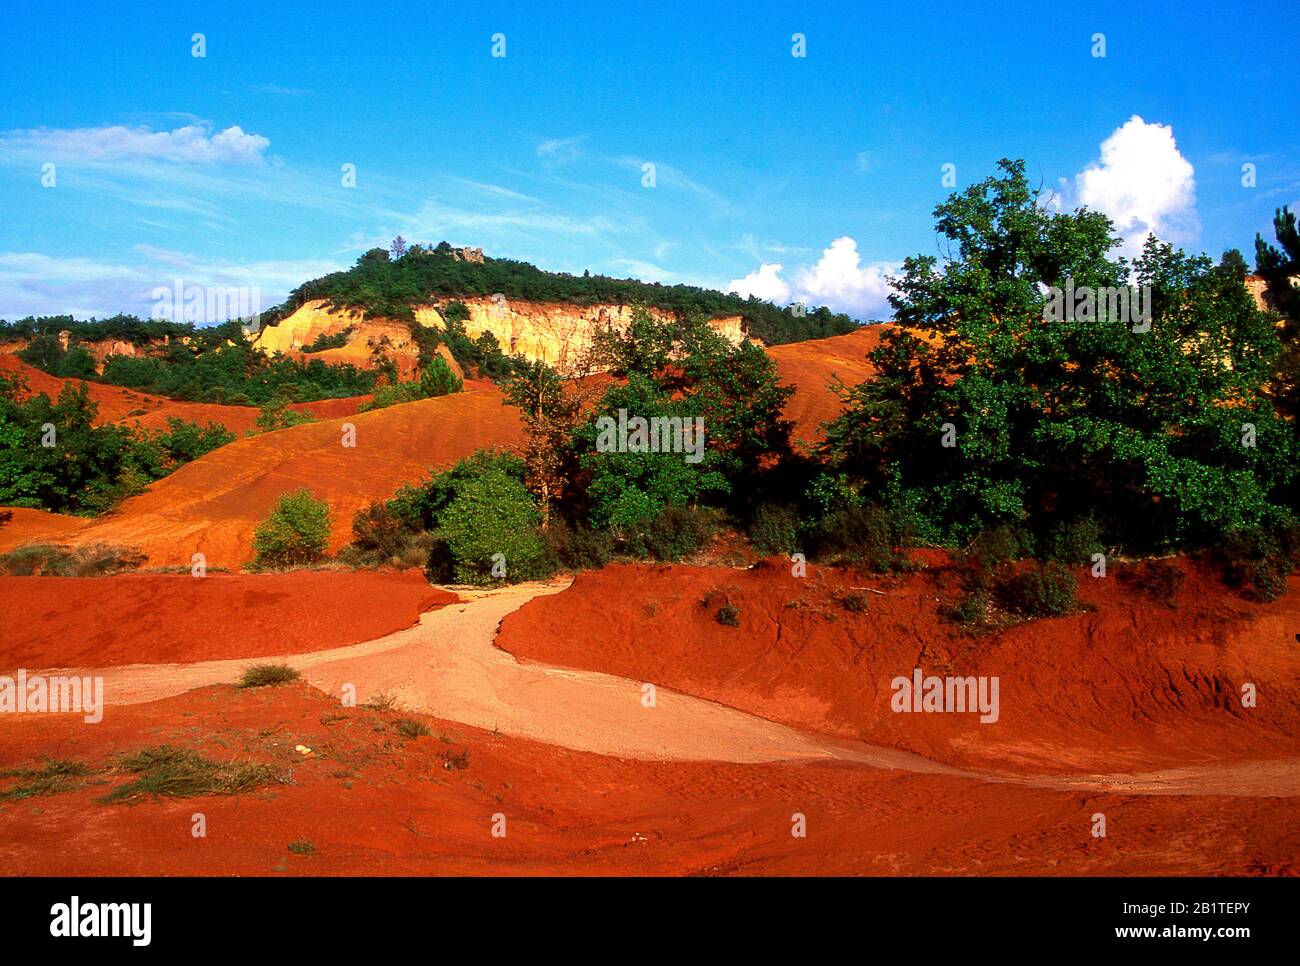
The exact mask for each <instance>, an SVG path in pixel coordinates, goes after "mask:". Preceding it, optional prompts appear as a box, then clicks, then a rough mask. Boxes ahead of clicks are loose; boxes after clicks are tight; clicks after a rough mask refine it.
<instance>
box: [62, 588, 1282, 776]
mask: <svg viewBox="0 0 1300 966" xmlns="http://www.w3.org/2000/svg"><path fill="white" fill-rule="evenodd" d="M564 589H565V585H562V584H544V583H531V584H519V585H515V586H513V587H507V588H503V589H500V590H491V591H469V592H465V591H461V595H462V598H463V601H462V602H461V603H458V604H451V605H449V606H447V607H444V608H441V609H440V610H436V611H431V612H428V613H425V614H423V615H422V616H421V618H420V623H419V624H418V625H417V626H415V627H412V628H409V629H407V630H403V631H398V632H396V633H394V634H389V635H387V636H386V637H381V638H378V639H376V640H373V641H367V642H365V643H362V644H354V645H350V646H347V647H339V648H334V649H331V650H326V651H317V652H313V653H309V654H295V655H285V656H283V657H275V658H258V659H255V660H254V659H242V660H228V661H206V662H201V663H197V664H135V665H127V666H122V667H115V668H107V669H103V670H101V671H89V670H81V671H79V672H77V673H81V674H88V673H97V674H100V675H101V676H102V677H103V678H104V695H105V702H106V704H108V705H110V706H112V705H123V704H139V703H143V702H146V701H155V700H158V699H160V698H165V697H170V696H172V695H175V694H180V693H183V692H185V691H189V690H192V689H194V688H198V687H204V686H208V685H213V684H228V683H233V682H234V681H236V680H237V679H238V677H239V675H240V673H241V672H242V670H243V669H244V668H246V667H248V666H249V665H250V664H254V663H268V662H270V663H284V664H288V665H290V666H291V667H294V668H296V669H298V670H299V671H300V672H301V673H302V675H303V677H304V678H305V679H306V680H307V681H308V682H310V683H311V684H312V685H313V686H315V687H318V688H320V689H321V690H322V691H325V692H326V693H328V694H333V695H341V694H342V693H343V692H342V689H343V687H344V686H345V685H348V684H351V685H352V686H354V687H355V689H356V698H357V701H358V703H361V702H364V701H366V700H367V699H368V698H370V697H371V696H373V695H377V694H388V695H391V696H392V697H393V698H394V699H395V700H396V702H397V705H398V706H399V707H402V708H406V709H409V710H412V711H419V712H425V713H428V714H431V715H434V716H436V717H440V718H444V719H447V720H450V721H457V722H460V723H462V724H467V725H472V726H474V727H478V728H484V729H487V730H494V729H495V730H499V731H500V732H502V733H504V734H508V735H515V736H520V737H526V738H531V739H534V740H538V741H543V742H546V743H548V744H554V745H560V746H562V747H566V748H572V749H575V750H578V751H589V752H595V753H598V754H604V755H612V756H615V757H622V758H637V759H647V760H686V761H724V762H737V763H746V762H765V761H790V760H823V761H825V760H841V761H845V762H854V763H858V764H863V765H868V766H870V767H873V768H891V769H900V770H905V771H911V772H924V773H930V774H948V775H955V776H962V777H968V778H971V779H975V780H979V781H993V782H1007V783H1012V784H1021V785H1029V786H1034V787H1047V788H1055V789H1060V790H1067V791H1104V792H1119V793H1126V794H1140V795H1161V794H1164V795H1174V794H1202V795H1236V796H1296V795H1300V762H1297V761H1295V760H1294V759H1283V760H1278V761H1265V762H1247V763H1240V764H1237V763H1230V764H1216V765H1205V766H1198V767H1184V768H1178V769H1168V770H1165V771H1158V772H1146V773H1140V774H1132V775H1077V776H1062V777H1050V776H1018V775H1011V774H1000V773H987V772H973V771H964V770H961V769H957V768H952V767H949V766H947V765H943V764H940V763H938V762H934V761H931V760H929V759H927V758H923V757H921V756H919V755H914V754H911V753H909V752H905V751H899V750H897V749H892V748H882V747H877V746H874V745H869V744H865V743H862V742H854V741H845V740H839V739H835V738H831V737H829V736H826V735H819V734H815V733H809V732H803V731H799V730H797V729H794V728H790V727H787V726H785V725H781V724H778V723H776V722H773V721H769V720H767V719H765V718H760V717H757V716H755V715H751V714H748V713H745V712H743V711H738V710H736V709H734V708H730V707H727V706H725V705H721V704H716V703H714V702H712V701H707V700H704V699H702V698H695V697H691V696H689V695H684V694H679V693H675V692H672V691H668V690H666V689H664V688H658V689H656V693H655V701H654V706H653V707H646V706H645V705H644V704H643V701H642V697H643V686H642V682H639V681H633V680H631V679H628V678H622V677H616V676H614V675H609V674H601V673H599V672H594V671H581V670H572V669H568V668H558V667H551V666H548V665H544V664H535V663H521V662H519V661H518V660H517V659H516V658H515V657H514V656H513V655H511V654H508V653H507V652H505V651H502V650H500V649H498V648H497V647H495V646H494V645H493V640H494V638H495V636H496V632H497V627H498V625H499V624H500V622H501V619H502V618H503V617H505V615H506V614H509V613H510V612H512V611H514V610H516V609H518V608H519V607H521V606H523V604H525V603H526V602H527V601H529V600H531V599H533V598H534V597H537V596H541V595H547V594H555V593H559V592H560V591H562V590H564Z"/></svg>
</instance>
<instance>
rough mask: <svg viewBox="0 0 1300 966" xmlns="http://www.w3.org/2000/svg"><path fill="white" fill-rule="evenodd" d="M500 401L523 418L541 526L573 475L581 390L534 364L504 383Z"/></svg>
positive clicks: (527, 473) (528, 477)
mask: <svg viewBox="0 0 1300 966" xmlns="http://www.w3.org/2000/svg"><path fill="white" fill-rule="evenodd" d="M503 402H505V403H508V404H510V405H513V406H517V407H519V412H520V414H521V416H522V418H523V422H524V432H525V434H526V441H525V443H524V453H523V458H524V467H525V469H524V482H525V484H526V485H527V486H528V489H529V490H531V491H532V493H533V494H534V495H535V496H536V497H537V501H538V505H539V506H540V507H541V526H542V529H543V530H545V529H547V527H548V526H549V525H550V515H551V506H552V504H553V503H554V502H555V501H556V500H558V499H560V498H561V497H562V496H563V495H564V493H565V490H566V487H568V485H569V483H570V481H572V480H573V478H574V476H575V474H576V469H577V456H576V453H575V451H574V448H573V443H572V436H573V432H574V430H575V429H576V428H577V426H578V424H579V422H580V421H581V416H582V406H583V402H584V394H583V393H582V391H581V389H580V388H579V387H578V386H576V385H574V384H572V383H569V384H566V383H565V382H564V380H562V379H561V378H560V376H559V374H558V373H556V371H555V370H554V369H552V368H551V367H550V366H548V365H546V363H544V362H532V363H529V364H528V365H527V366H526V367H525V368H524V371H523V372H522V373H521V374H520V375H518V376H516V377H515V378H514V379H513V380H511V381H510V382H509V383H507V384H506V390H505V399H504V400H503Z"/></svg>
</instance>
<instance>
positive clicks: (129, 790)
mask: <svg viewBox="0 0 1300 966" xmlns="http://www.w3.org/2000/svg"><path fill="white" fill-rule="evenodd" d="M116 767H117V770H118V771H121V772H126V773H127V774H131V775H135V776H136V779H135V780H134V781H132V782H129V783H128V784H126V785H123V786H121V787H120V788H115V789H113V791H111V792H109V793H108V794H107V795H105V796H103V797H102V798H101V799H99V800H100V801H101V802H103V803H105V804H113V803H116V802H127V801H131V800H133V799H137V798H140V797H141V796H144V795H152V796H154V797H155V798H158V797H163V796H166V797H168V798H193V797H194V796H196V795H239V794H241V793H244V792H251V791H253V790H254V789H256V788H260V787H261V786H263V785H269V784H271V783H272V782H275V781H278V780H279V775H277V773H276V771H275V769H274V768H272V767H271V766H270V765H262V764H257V763H255V762H238V761H232V762H219V761H213V760H212V759H210V758H205V757H203V755H201V754H199V753H198V752H197V751H190V750H188V749H184V748H173V747H171V746H170V745H159V746H157V747H156V748H145V749H142V750H141V751H137V752H134V753H132V754H126V755H122V756H120V757H119V758H118V760H117V766H116Z"/></svg>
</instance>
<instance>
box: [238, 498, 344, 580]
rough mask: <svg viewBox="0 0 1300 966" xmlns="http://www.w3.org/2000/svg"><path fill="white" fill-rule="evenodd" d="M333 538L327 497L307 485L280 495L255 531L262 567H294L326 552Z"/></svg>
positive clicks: (256, 546)
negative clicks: (317, 496)
mask: <svg viewBox="0 0 1300 966" xmlns="http://www.w3.org/2000/svg"><path fill="white" fill-rule="evenodd" d="M329 541H330V511H329V506H328V504H326V503H325V501H324V500H317V499H315V498H313V497H312V495H311V493H310V491H308V490H307V489H305V488H304V489H301V490H297V491H295V492H293V493H286V494H285V495H284V496H282V497H280V500H279V502H278V503H276V505H275V509H274V510H272V511H271V514H270V516H268V517H267V518H266V520H265V521H263V523H262V525H261V526H259V527H258V528H257V531H256V532H255V533H254V534H253V549H254V551H256V556H255V558H254V562H255V564H256V566H258V567H294V566H302V565H304V564H310V563H315V562H316V561H318V560H320V559H322V558H323V557H324V556H325V551H326V549H327V548H328V547H329Z"/></svg>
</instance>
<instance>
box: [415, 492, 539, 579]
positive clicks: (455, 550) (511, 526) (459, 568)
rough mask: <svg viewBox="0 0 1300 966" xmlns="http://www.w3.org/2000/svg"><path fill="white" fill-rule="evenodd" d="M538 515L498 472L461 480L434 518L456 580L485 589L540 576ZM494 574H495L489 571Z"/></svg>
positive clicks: (530, 502) (529, 501)
mask: <svg viewBox="0 0 1300 966" xmlns="http://www.w3.org/2000/svg"><path fill="white" fill-rule="evenodd" d="M540 522H541V516H540V514H539V513H538V512H537V505H536V504H535V503H534V502H533V498H532V495H531V494H529V492H528V490H527V489H526V488H525V487H524V485H523V484H522V483H521V482H520V481H519V480H518V479H516V478H514V477H513V476H511V475H509V474H508V473H506V472H504V471H503V470H502V469H500V468H498V467H490V468H488V469H486V470H484V471H483V472H482V473H479V474H478V475H475V476H473V477H470V478H468V479H466V480H465V481H464V482H463V483H462V484H461V485H460V486H459V487H458V488H457V490H456V495H455V498H454V499H453V500H452V501H451V503H450V504H448V506H447V507H446V509H445V510H443V511H442V512H441V513H440V514H439V516H438V532H439V534H440V535H441V536H442V537H443V539H445V540H446V541H447V546H448V548H449V549H450V551H451V555H452V558H453V560H454V561H455V573H456V579H457V580H458V581H460V582H461V583H466V584H485V583H491V582H492V581H493V580H497V579H502V578H500V577H498V575H497V574H500V573H501V568H504V575H505V576H504V579H508V580H526V579H528V578H530V577H536V576H540V575H541V572H542V570H543V566H542V564H543V560H544V557H545V552H546V547H545V544H544V543H543V541H542V538H541V535H540V533H539V531H538V525H539V524H540ZM494 568H496V569H497V574H494V573H493V569H494Z"/></svg>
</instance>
